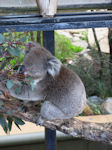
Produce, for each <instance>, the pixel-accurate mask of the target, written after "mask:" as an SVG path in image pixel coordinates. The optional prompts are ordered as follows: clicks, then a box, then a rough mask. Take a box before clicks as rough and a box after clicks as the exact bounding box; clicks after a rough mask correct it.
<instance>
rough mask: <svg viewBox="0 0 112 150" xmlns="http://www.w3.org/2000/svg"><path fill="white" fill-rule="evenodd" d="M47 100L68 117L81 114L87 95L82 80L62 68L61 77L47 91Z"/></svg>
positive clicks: (52, 82) (53, 81) (51, 83)
mask: <svg viewBox="0 0 112 150" xmlns="http://www.w3.org/2000/svg"><path fill="white" fill-rule="evenodd" d="M45 95H46V99H45V100H48V101H51V102H52V103H53V104H54V105H56V106H57V107H58V108H60V109H61V110H62V111H63V112H64V113H66V114H67V115H68V116H69V115H73V116H76V115H77V114H79V113H81V112H82V110H83V108H84V106H85V102H86V93H85V88H84V85H83V83H82V81H81V79H80V78H79V77H78V76H77V75H76V74H75V73H74V72H73V71H71V70H69V69H68V68H66V67H64V66H62V67H61V69H60V73H59V75H58V76H57V77H56V78H55V79H54V80H52V81H51V82H50V84H49V85H48V86H47V87H46V89H45Z"/></svg>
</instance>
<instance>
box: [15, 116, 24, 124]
mask: <svg viewBox="0 0 112 150" xmlns="http://www.w3.org/2000/svg"><path fill="white" fill-rule="evenodd" d="M14 122H15V123H16V124H18V125H24V124H25V122H24V121H22V120H21V119H19V118H14Z"/></svg>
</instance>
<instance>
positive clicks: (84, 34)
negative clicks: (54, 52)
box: [80, 30, 88, 43]
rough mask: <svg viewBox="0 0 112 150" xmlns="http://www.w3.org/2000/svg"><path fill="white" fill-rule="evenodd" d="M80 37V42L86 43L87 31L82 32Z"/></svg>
mask: <svg viewBox="0 0 112 150" xmlns="http://www.w3.org/2000/svg"><path fill="white" fill-rule="evenodd" d="M81 33H82V36H80V39H81V40H85V41H86V42H87V43H88V30H85V31H82V32H81Z"/></svg>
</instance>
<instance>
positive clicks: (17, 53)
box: [8, 48, 22, 57]
mask: <svg viewBox="0 0 112 150" xmlns="http://www.w3.org/2000/svg"><path fill="white" fill-rule="evenodd" d="M8 52H9V53H10V54H11V55H12V56H17V57H20V56H21V53H22V52H21V49H20V48H8Z"/></svg>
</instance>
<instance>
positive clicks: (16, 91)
mask: <svg viewBox="0 0 112 150" xmlns="http://www.w3.org/2000/svg"><path fill="white" fill-rule="evenodd" d="M21 90H22V88H21V86H20V87H18V88H16V89H15V94H17V95H18V94H20V93H21Z"/></svg>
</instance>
